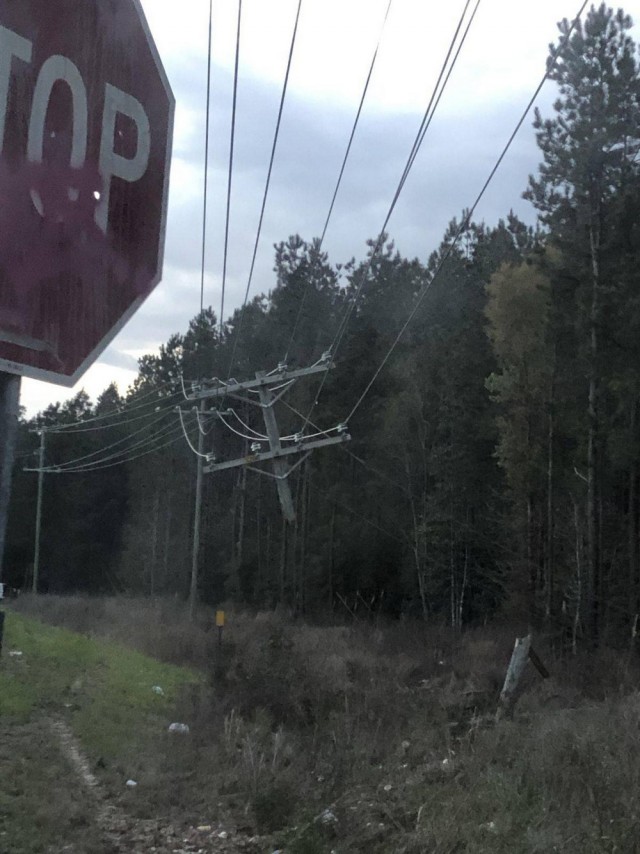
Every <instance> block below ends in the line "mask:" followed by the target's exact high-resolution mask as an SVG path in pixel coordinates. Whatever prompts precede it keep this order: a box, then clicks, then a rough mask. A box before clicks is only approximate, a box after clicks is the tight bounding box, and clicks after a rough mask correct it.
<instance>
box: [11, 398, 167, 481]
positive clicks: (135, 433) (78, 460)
mask: <svg viewBox="0 0 640 854" xmlns="http://www.w3.org/2000/svg"><path fill="white" fill-rule="evenodd" d="M170 411H171V410H170V409H165V410H163V411H162V412H161V413H160V414H159V415H158V416H157V417H156V418H154V419H153V420H152V421H151V422H150V423H148V424H143V425H142V427H139V428H138V429H137V430H134V431H133V433H129V434H128V435H127V436H124V437H123V438H121V439H118V440H117V441H116V442H112V443H111V444H109V445H106V446H105V447H103V448H99V449H98V450H97V451H92V452H91V453H89V454H84V455H83V456H81V457H76V458H75V459H72V460H67V461H66V462H63V463H60V464H56V465H51V466H48V467H47V468H45V472H49V471H56V472H59V471H61V470H63V469H66V468H71V467H74V466H76V464H77V463H83V462H84V461H85V460H91V459H92V457H97V456H99V455H100V454H103V453H104V452H105V451H111V450H113V449H114V448H117V447H118V445H122V444H123V443H124V442H128V441H129V439H132V438H133V437H134V436H138V435H140V433H142V432H144V431H145V430H148V429H149V427H153V426H154V425H155V424H157V423H158V422H160V421H161V420H162V419H163V418H165V416H166V415H167V413H168V412H170ZM138 444H139V443H138ZM135 447H137V445H133V446H131V447H129V448H124V449H123V450H121V451H119V452H118V453H117V454H114V455H111V456H110V457H105V458H104V459H102V460H101V459H99V460H93V461H92V462H90V463H86V464H87V465H92V464H93V463H94V462H104V461H105V460H108V459H112V458H113V457H115V456H118V454H121V453H127V451H129V450H133V449H134V448H135ZM27 471H37V469H27Z"/></svg>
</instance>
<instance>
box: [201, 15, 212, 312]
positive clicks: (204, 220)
mask: <svg viewBox="0 0 640 854" xmlns="http://www.w3.org/2000/svg"><path fill="white" fill-rule="evenodd" d="M212 47H213V0H209V46H208V49H207V107H206V116H205V122H206V128H205V132H204V188H203V200H202V259H201V266H200V313H201V314H202V312H203V310H204V273H205V262H206V253H207V202H208V198H207V196H208V190H209V136H210V128H209V125H210V120H211V57H212V53H213V50H212Z"/></svg>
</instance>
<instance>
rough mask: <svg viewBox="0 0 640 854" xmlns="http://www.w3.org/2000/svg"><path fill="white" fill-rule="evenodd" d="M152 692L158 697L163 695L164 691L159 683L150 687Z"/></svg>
mask: <svg viewBox="0 0 640 854" xmlns="http://www.w3.org/2000/svg"><path fill="white" fill-rule="evenodd" d="M151 690H152V691H153V693H154V694H157V695H158V696H159V697H164V691H163V690H162V688H161V687H160V686H159V685H154V686H153V688H152V689H151Z"/></svg>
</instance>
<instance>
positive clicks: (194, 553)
mask: <svg viewBox="0 0 640 854" xmlns="http://www.w3.org/2000/svg"><path fill="white" fill-rule="evenodd" d="M200 411H201V412H204V401H203V402H202V403H201V404H200ZM204 461H205V453H204V432H203V430H202V425H201V424H200V419H199V418H198V456H197V473H196V499H195V507H194V512H193V545H192V548H191V586H190V589H189V617H190V618H191V619H192V620H193V618H194V616H195V613H196V603H197V601H198V568H199V565H200V522H201V518H202V474H203V471H204Z"/></svg>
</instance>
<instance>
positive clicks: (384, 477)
mask: <svg viewBox="0 0 640 854" xmlns="http://www.w3.org/2000/svg"><path fill="white" fill-rule="evenodd" d="M282 402H283V403H284V405H285V406H286V407H287V409H289V410H290V411H291V412H293V414H294V415H297V416H298V417H299V418H302V419H304V417H305V416H304V415H303V414H302V412H300V410H299V409H296V407H295V406H292V405H291V404H290V403H289V402H288V401H286V400H283V401H282ZM309 424H311V426H312V427H313V429H314V430H318V431H320V432H322V431H321V429H320V427H318V425H317V424H314V423H313V421H309ZM305 438H308V437H306V436H305ZM339 447H340V449H341V450H342V451H343V452H344V453H345V454H347V456H349V457H351V458H352V459H353V460H355V462H357V463H359V464H360V465H361V466H362V467H363V468H365V469H368V470H369V471H370V472H371V473H372V474H375V475H377V476H378V477H379V478H380V479H381V480H384V481H386V483H389V484H391V486H394V487H395V488H396V489H399V490H400V492H402V493H404V495H405V496H406V497H409V495H410V493H409V490H408V489H407V488H406V487H405V486H402V485H401V484H399V483H398V482H397V481H395V480H393V478H391V477H389V476H388V475H386V474H384V473H383V472H381V471H380V470H379V469H377V468H375V467H374V466H372V465H371V464H370V463H367V462H366V461H365V460H363V459H362V458H361V457H359V456H358V455H357V454H354V453H353V451H352V450H351V449H350V448H348V447H347V445H340V446H339Z"/></svg>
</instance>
